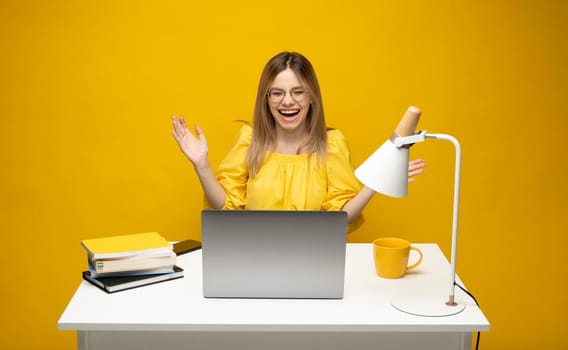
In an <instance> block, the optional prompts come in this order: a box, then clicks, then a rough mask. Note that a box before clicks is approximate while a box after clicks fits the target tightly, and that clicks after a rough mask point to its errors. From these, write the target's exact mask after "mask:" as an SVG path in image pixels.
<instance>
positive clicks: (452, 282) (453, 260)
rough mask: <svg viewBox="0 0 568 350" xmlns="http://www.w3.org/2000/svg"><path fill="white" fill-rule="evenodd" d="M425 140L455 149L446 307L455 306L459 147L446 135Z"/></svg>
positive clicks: (456, 142)
mask: <svg viewBox="0 0 568 350" xmlns="http://www.w3.org/2000/svg"><path fill="white" fill-rule="evenodd" d="M425 137H426V138H433V139H438V140H446V141H450V142H451V143H452V144H453V145H454V147H455V149H456V164H455V175H454V210H453V224H452V253H451V254H452V255H451V260H450V268H451V271H450V292H449V299H448V301H447V302H446V304H447V305H450V306H455V305H457V304H456V302H455V301H454V295H455V289H456V283H455V282H456V255H457V250H458V218H459V202H460V175H461V157H462V156H461V146H460V143H459V142H458V140H457V139H456V138H455V137H453V136H451V135H446V134H426V135H425Z"/></svg>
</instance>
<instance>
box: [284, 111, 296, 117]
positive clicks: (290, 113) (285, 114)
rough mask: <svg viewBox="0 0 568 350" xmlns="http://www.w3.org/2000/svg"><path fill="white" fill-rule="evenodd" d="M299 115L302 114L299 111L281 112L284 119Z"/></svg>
mask: <svg viewBox="0 0 568 350" xmlns="http://www.w3.org/2000/svg"><path fill="white" fill-rule="evenodd" d="M298 113H300V111H299V110H293V111H282V110H281V111H280V114H282V116H284V117H295V116H296V115H298Z"/></svg>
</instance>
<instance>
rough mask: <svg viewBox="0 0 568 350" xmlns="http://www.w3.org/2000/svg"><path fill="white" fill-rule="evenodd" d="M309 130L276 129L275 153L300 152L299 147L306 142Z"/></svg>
mask: <svg viewBox="0 0 568 350" xmlns="http://www.w3.org/2000/svg"><path fill="white" fill-rule="evenodd" d="M307 139H308V132H307V131H305V130H299V129H296V130H292V131H288V130H282V129H277V130H276V143H275V145H274V149H273V150H272V151H273V152H274V153H282V154H298V149H300V147H301V146H303V145H304V144H305V143H306V140H307Z"/></svg>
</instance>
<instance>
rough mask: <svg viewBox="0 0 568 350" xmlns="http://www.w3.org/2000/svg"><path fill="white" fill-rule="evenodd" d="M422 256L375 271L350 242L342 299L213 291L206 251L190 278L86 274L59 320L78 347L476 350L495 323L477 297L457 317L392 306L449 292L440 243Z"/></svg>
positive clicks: (190, 259) (368, 248)
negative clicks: (406, 295)
mask: <svg viewBox="0 0 568 350" xmlns="http://www.w3.org/2000/svg"><path fill="white" fill-rule="evenodd" d="M416 246H417V247H419V248H420V249H421V250H422V252H423V253H424V260H423V262H422V264H421V265H420V266H419V267H418V268H417V269H416V270H415V272H413V273H412V274H407V275H406V276H404V278H402V279H397V280H388V279H382V278H379V277H377V276H376V275H375V271H374V266H373V258H372V250H373V248H372V245H371V244H348V245H347V260H346V267H345V268H346V271H345V272H346V273H345V275H346V277H345V296H344V298H343V299H341V300H287V299H277V300H273V299H205V298H203V292H202V283H201V280H202V278H201V277H202V271H201V251H195V252H192V253H189V254H187V255H183V256H180V257H179V258H178V265H180V266H181V267H183V268H184V269H185V277H184V278H181V279H178V280H173V281H168V282H164V283H159V284H156V285H151V286H146V287H141V288H137V289H132V290H128V291H123V292H118V293H115V294H106V293H104V292H102V291H101V290H99V289H98V288H96V287H95V286H92V285H91V284H89V283H88V282H86V281H83V282H82V283H81V285H80V286H79V288H78V289H77V291H76V293H75V295H74V296H73V298H72V299H71V301H70V302H69V304H68V305H67V308H66V309H65V311H64V313H63V315H62V316H61V318H60V319H59V322H58V327H59V329H60V330H75V331H77V338H78V347H79V349H106V350H112V349H121V350H125V349H161V350H162V349H247V350H254V349H271V350H280V349H282V350H284V349H285V350H289V349H312V348H313V349H326V350H328V349H397V350H398V349H436V350H444V349H471V340H472V332H477V331H488V330H489V322H488V321H487V319H486V318H485V316H484V315H483V313H482V312H481V310H479V308H478V307H477V306H476V305H475V303H474V302H473V301H472V300H471V299H470V298H469V297H468V296H467V295H465V293H462V292H461V291H459V290H458V289H457V288H456V298H457V299H461V300H463V301H464V302H465V303H466V308H465V310H464V311H463V312H461V313H459V314H457V315H454V316H449V317H419V316H412V315H408V314H405V313H402V312H400V311H398V310H396V309H395V308H394V307H392V306H391V305H390V300H391V296H393V295H396V293H397V292H399V291H401V290H404V291H408V290H412V291H416V293H420V292H421V291H424V290H427V289H429V290H430V289H436V290H439V291H440V296H441V302H444V301H445V300H446V297H447V285H448V280H449V277H448V275H449V268H450V267H449V264H448V262H447V260H446V258H445V257H444V255H443V254H442V252H441V251H440V249H439V248H438V246H437V245H435V244H416ZM411 259H412V255H411Z"/></svg>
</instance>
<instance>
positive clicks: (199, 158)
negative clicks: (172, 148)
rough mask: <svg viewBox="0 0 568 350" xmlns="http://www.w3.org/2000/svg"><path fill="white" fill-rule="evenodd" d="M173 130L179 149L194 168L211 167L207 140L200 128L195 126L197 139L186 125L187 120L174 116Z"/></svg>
mask: <svg viewBox="0 0 568 350" xmlns="http://www.w3.org/2000/svg"><path fill="white" fill-rule="evenodd" d="M172 123H173V130H172V134H173V135H174V138H175V139H176V141H177V143H178V145H179V148H181V151H182V152H183V154H185V156H186V157H187V158H188V159H189V160H190V161H191V163H192V164H193V166H194V167H196V168H200V167H204V166H208V165H209V160H208V159H207V152H208V148H207V140H206V139H205V135H204V134H203V131H202V130H201V128H200V127H199V126H195V133H196V134H197V137H195V136H194V135H193V134H192V133H191V131H189V129H188V127H187V125H186V124H185V119H184V118H183V117H179V119H178V118H177V117H176V116H175V115H174V116H172Z"/></svg>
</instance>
